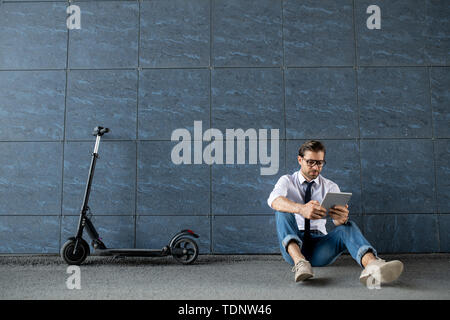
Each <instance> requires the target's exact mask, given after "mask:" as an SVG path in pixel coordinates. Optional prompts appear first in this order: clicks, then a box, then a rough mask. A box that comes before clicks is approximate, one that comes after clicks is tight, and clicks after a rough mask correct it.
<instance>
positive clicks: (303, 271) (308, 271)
mask: <svg viewBox="0 0 450 320" xmlns="http://www.w3.org/2000/svg"><path fill="white" fill-rule="evenodd" d="M292 272H295V276H294V279H295V282H299V281H303V280H306V279H308V278H311V277H313V276H314V273H313V271H312V267H311V264H310V263H309V261H307V260H305V259H301V260H300V261H299V262H297V264H296V265H295V266H294V267H292Z"/></svg>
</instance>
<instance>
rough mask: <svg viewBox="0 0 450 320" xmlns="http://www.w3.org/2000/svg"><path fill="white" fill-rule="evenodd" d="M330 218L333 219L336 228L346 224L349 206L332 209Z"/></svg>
mask: <svg viewBox="0 0 450 320" xmlns="http://www.w3.org/2000/svg"><path fill="white" fill-rule="evenodd" d="M329 213H330V217H331V218H333V222H334V224H335V225H336V226H340V225H341V224H344V223H346V222H347V220H348V204H346V205H345V207H343V206H334V207H332V208H330V211H329Z"/></svg>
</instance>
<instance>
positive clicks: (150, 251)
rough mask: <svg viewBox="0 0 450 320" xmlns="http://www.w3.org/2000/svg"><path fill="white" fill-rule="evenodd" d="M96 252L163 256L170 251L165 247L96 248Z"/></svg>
mask: <svg viewBox="0 0 450 320" xmlns="http://www.w3.org/2000/svg"><path fill="white" fill-rule="evenodd" d="M95 252H96V253H99V254H100V255H102V256H127V257H163V256H167V255H168V254H169V252H168V251H167V250H163V249H109V248H108V249H96V250H95Z"/></svg>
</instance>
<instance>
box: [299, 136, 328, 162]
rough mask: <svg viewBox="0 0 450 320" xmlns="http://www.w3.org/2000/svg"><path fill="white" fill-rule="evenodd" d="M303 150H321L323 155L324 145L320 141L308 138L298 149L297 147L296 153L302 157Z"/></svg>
mask: <svg viewBox="0 0 450 320" xmlns="http://www.w3.org/2000/svg"><path fill="white" fill-rule="evenodd" d="M305 151H312V152H319V151H323V154H324V156H325V146H324V145H323V143H322V142H320V141H317V140H309V141H306V142H305V143H304V144H302V146H301V147H300V149H298V155H299V156H300V157H302V158H303V156H304V155H305Z"/></svg>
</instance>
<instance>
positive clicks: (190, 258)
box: [173, 237, 198, 264]
mask: <svg viewBox="0 0 450 320" xmlns="http://www.w3.org/2000/svg"><path fill="white" fill-rule="evenodd" d="M173 247H174V248H177V249H183V250H184V251H186V252H185V253H183V254H173V257H174V258H175V260H177V261H178V262H181V263H182V264H191V263H193V262H194V261H195V260H196V259H197V257H198V246H197V243H196V242H195V241H194V240H193V239H191V238H188V237H183V238H180V239H178V240H177V241H176V242H175V244H174V245H173Z"/></svg>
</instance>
